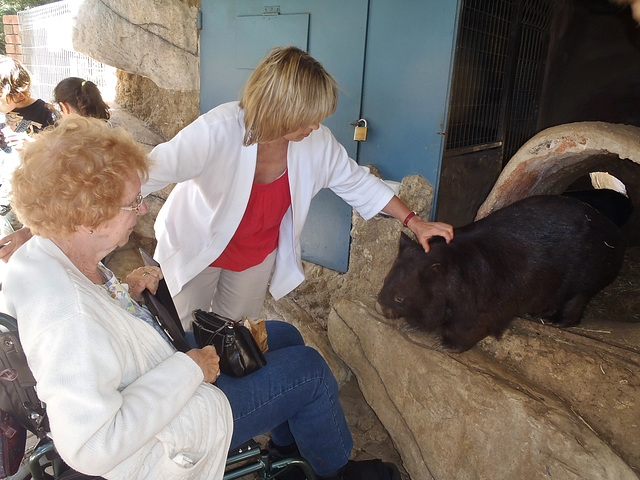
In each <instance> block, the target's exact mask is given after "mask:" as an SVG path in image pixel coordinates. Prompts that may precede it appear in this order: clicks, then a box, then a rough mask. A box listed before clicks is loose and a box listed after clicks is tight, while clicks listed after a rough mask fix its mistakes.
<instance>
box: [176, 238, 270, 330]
mask: <svg viewBox="0 0 640 480" xmlns="http://www.w3.org/2000/svg"><path fill="white" fill-rule="evenodd" d="M275 261H276V251H275V250H274V251H273V252H271V253H270V254H269V255H268V256H267V258H265V259H264V261H263V262H262V263H261V264H259V265H256V266H255V267H251V268H248V269H246V270H244V271H242V272H232V271H230V270H223V269H222V268H215V267H207V268H205V269H204V270H203V271H202V272H200V273H199V274H198V275H197V276H195V277H194V278H193V279H192V280H191V281H189V282H188V283H187V284H186V285H185V286H184V287H182V290H181V291H180V293H178V294H177V295H176V296H175V297H173V301H174V303H175V305H176V309H177V310H178V315H179V316H180V321H181V322H182V326H183V327H184V329H185V331H190V330H191V321H192V316H191V313H192V312H193V311H194V310H196V309H198V308H199V309H201V310H204V311H213V312H215V313H217V314H219V315H223V316H225V317H229V318H231V319H233V320H240V319H241V318H242V317H243V316H245V317H249V318H250V319H256V318H258V317H259V316H260V312H261V311H262V305H263V304H264V298H265V296H266V294H267V285H268V284H269V278H270V277H271V272H272V270H273V265H274V263H275Z"/></svg>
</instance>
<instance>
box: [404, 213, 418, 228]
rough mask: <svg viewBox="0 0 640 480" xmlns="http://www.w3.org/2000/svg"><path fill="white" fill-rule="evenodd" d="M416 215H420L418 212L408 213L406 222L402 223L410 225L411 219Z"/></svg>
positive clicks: (406, 225)
mask: <svg viewBox="0 0 640 480" xmlns="http://www.w3.org/2000/svg"><path fill="white" fill-rule="evenodd" d="M416 215H418V214H417V213H416V212H411V213H409V215H407V218H405V219H404V222H402V224H403V225H404V226H405V227H409V220H411V219H412V218H413V217H415V216H416Z"/></svg>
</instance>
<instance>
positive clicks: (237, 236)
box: [210, 170, 291, 272]
mask: <svg viewBox="0 0 640 480" xmlns="http://www.w3.org/2000/svg"><path fill="white" fill-rule="evenodd" d="M289 205H291V192H290V191H289V175H288V173H287V171H286V170H285V172H284V173H283V174H282V175H281V176H280V177H279V178H277V179H276V180H274V181H273V182H271V183H266V184H264V183H256V182H253V187H252V188H251V195H250V196H249V203H248V205H247V209H246V210H245V212H244V216H243V217H242V220H241V221H240V225H238V229H237V230H236V233H234V234H233V237H232V238H231V241H230V242H229V244H228V245H227V247H226V248H225V249H224V251H223V252H222V253H221V254H220V256H219V257H218V258H217V259H216V260H215V261H214V262H213V263H212V264H211V265H210V266H211V267H218V268H224V269H225V270H231V271H233V272H241V271H243V270H246V269H247V268H250V267H255V266H256V265H259V264H261V263H262V262H263V260H264V259H265V258H267V255H269V254H270V253H271V252H273V251H274V250H275V248H276V247H277V246H278V232H279V230H280V223H282V217H284V214H285V213H286V212H287V210H288V209H289Z"/></svg>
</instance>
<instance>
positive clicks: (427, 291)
mask: <svg viewBox="0 0 640 480" xmlns="http://www.w3.org/2000/svg"><path fill="white" fill-rule="evenodd" d="M429 244H430V251H429V252H428V253H425V252H424V249H423V248H422V247H421V246H420V245H419V244H418V243H417V242H415V241H413V240H411V239H410V238H409V237H408V236H406V235H404V234H402V237H401V239H400V251H399V254H398V258H397V259H396V261H395V263H394V264H393V266H392V267H391V270H390V271H389V274H388V275H387V277H386V279H385V282H384V285H383V287H382V290H381V291H380V294H379V296H378V303H379V306H380V307H381V311H382V313H383V314H385V315H386V316H387V317H390V318H392V317H404V318H405V320H407V321H408V322H409V323H410V324H412V325H414V326H417V327H419V328H421V329H423V330H426V331H434V332H436V333H438V334H440V336H441V339H442V345H443V346H444V347H445V348H447V349H449V350H452V351H455V352H463V351H465V350H468V349H469V348H471V347H473V346H474V345H475V344H476V343H478V342H479V341H480V340H482V339H483V338H484V337H486V336H488V335H494V336H495V337H496V338H499V337H500V334H501V333H502V332H503V331H504V330H505V328H506V327H507V325H508V324H509V322H510V321H511V320H512V319H513V317H515V316H519V315H525V314H529V315H532V316H542V317H544V318H546V319H547V320H549V321H550V322H551V323H553V324H556V325H558V326H561V327H569V326H572V325H576V324H578V323H579V322H580V320H581V319H582V314H583V313H584V309H585V307H586V305H587V303H588V302H589V300H590V299H591V298H592V297H593V296H594V295H595V294H596V293H598V292H599V291H600V290H601V289H603V288H604V287H605V286H607V285H608V284H609V283H611V282H612V281H613V280H614V279H615V278H616V276H617V275H618V272H619V271H620V267H621V266H622V262H623V260H624V253H625V248H626V246H625V241H624V238H623V235H622V232H621V230H620V229H619V228H618V227H617V226H616V225H615V224H614V223H613V222H612V221H611V220H609V219H608V218H606V217H605V216H604V215H602V214H601V213H600V212H598V211H597V210H595V209H594V208H592V207H590V206H589V205H587V204H585V203H583V202H581V201H579V200H576V199H574V198H569V197H562V196H550V195H549V196H546V195H545V196H534V197H528V198H525V199H523V200H520V201H518V202H515V203H513V204H511V205H509V206H507V207H505V208H503V209H501V210H498V211H496V212H493V213H492V214H490V215H488V216H487V217H486V218H483V219H481V220H478V221H477V222H474V223H471V224H469V225H467V226H465V227H462V228H457V229H455V231H454V238H453V240H451V242H450V243H449V244H447V243H446V242H445V241H444V239H443V238H442V237H435V238H433V239H431V240H430V242H429Z"/></svg>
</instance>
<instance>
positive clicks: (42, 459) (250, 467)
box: [0, 313, 316, 480]
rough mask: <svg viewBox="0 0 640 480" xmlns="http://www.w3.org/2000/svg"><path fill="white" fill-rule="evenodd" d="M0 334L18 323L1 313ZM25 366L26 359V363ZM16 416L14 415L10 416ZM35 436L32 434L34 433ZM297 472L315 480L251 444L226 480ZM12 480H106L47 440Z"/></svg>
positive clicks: (271, 479) (298, 462)
mask: <svg viewBox="0 0 640 480" xmlns="http://www.w3.org/2000/svg"><path fill="white" fill-rule="evenodd" d="M0 330H2V331H9V332H17V330H18V323H17V321H16V320H15V319H14V318H13V317H11V316H9V315H6V314H4V313H0ZM24 364H25V365H26V358H25V359H24ZM7 413H10V414H13V412H7ZM32 433H33V432H32ZM294 468H297V469H299V471H301V472H302V473H303V474H304V476H305V477H306V479H307V480H316V476H315V474H314V473H313V469H312V468H311V465H309V463H308V462H307V461H306V460H304V459H303V458H300V457H291V458H284V459H279V460H274V459H272V458H271V457H270V456H269V452H268V451H267V450H265V449H262V448H261V447H260V445H259V444H258V442H256V441H255V440H253V439H252V440H249V441H248V442H246V443H244V444H243V445H241V446H240V447H238V448H236V449H234V450H231V451H230V452H229V454H228V456H227V462H226V468H225V473H224V477H223V480H233V479H237V478H241V477H244V476H246V475H251V474H256V475H257V478H259V479H261V480H277V479H278V478H280V477H281V474H283V473H284V472H285V471H291V469H294ZM8 478H9V479H10V480H28V479H33V480H91V479H93V480H103V479H102V477H95V476H90V475H85V474H82V473H79V472H76V471H74V470H72V469H71V468H70V467H68V466H67V465H66V464H65V463H64V461H63V460H62V458H60V455H58V453H57V451H56V449H55V445H54V443H53V440H52V439H51V438H50V437H49V436H48V435H46V436H44V437H43V438H41V439H40V441H39V442H38V443H37V445H36V446H35V448H34V450H33V451H32V453H31V454H30V455H29V457H28V460H27V462H26V463H25V464H24V465H23V466H22V467H21V468H20V469H19V470H18V472H16V473H15V474H14V475H12V476H11V477H8Z"/></svg>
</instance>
